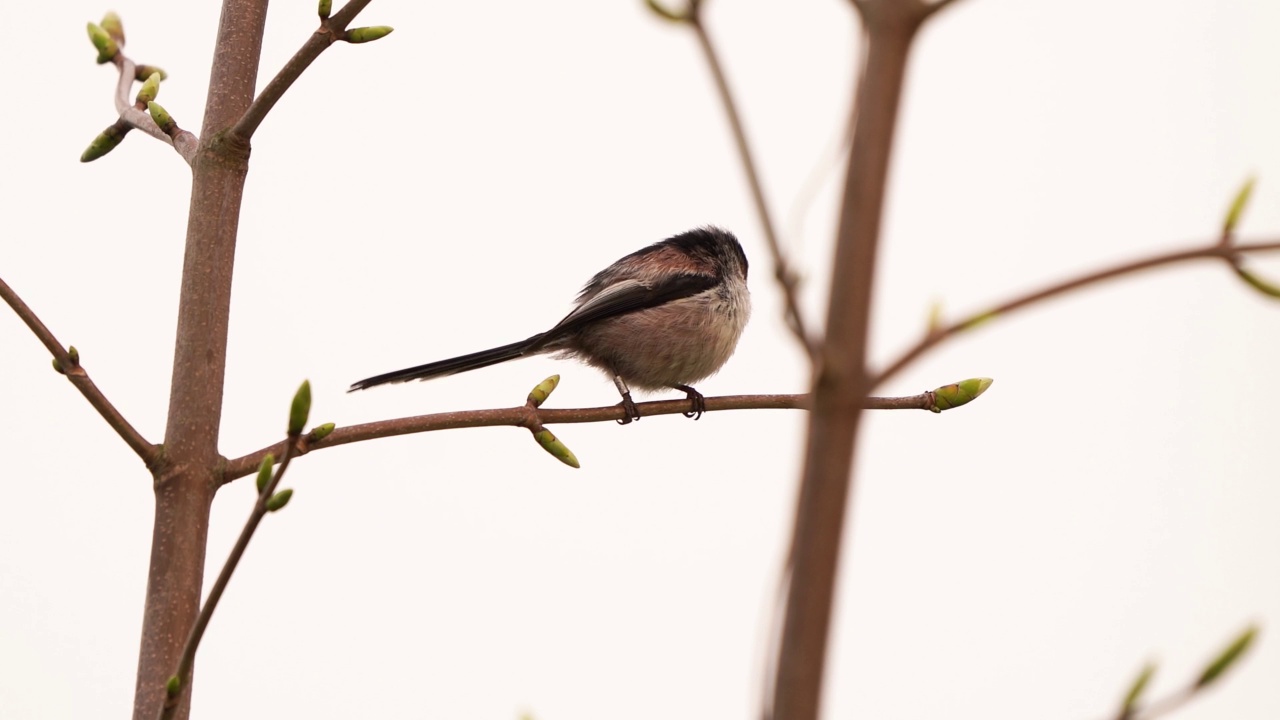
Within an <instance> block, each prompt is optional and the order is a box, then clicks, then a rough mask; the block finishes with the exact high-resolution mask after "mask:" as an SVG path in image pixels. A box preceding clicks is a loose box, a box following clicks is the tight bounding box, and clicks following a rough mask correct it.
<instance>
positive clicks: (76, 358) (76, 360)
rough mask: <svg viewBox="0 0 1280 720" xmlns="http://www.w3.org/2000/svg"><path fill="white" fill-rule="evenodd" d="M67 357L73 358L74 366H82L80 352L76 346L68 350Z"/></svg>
mask: <svg viewBox="0 0 1280 720" xmlns="http://www.w3.org/2000/svg"><path fill="white" fill-rule="evenodd" d="M67 357H69V358H71V364H72V365H79V364H80V351H79V350H77V349H76V346H75V345H72V346H70V347H68V348H67Z"/></svg>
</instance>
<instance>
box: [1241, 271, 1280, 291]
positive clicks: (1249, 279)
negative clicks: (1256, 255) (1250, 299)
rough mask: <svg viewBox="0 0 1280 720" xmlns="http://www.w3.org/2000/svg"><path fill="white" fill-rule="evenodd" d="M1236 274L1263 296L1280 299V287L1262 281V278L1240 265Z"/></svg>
mask: <svg viewBox="0 0 1280 720" xmlns="http://www.w3.org/2000/svg"><path fill="white" fill-rule="evenodd" d="M1236 274H1237V275H1239V276H1240V279H1241V280H1244V281H1245V282H1246V283H1248V284H1249V287H1251V288H1253V289H1254V290H1257V291H1258V292H1260V293H1262V294H1263V295H1266V296H1267V297H1273V298H1280V287H1277V286H1276V285H1274V284H1272V283H1270V282H1268V281H1266V280H1264V279H1262V277H1261V276H1259V275H1255V274H1253V273H1252V272H1250V271H1248V270H1245V269H1244V268H1242V267H1240V266H1239V265H1237V266H1236Z"/></svg>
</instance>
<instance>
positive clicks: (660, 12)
mask: <svg viewBox="0 0 1280 720" xmlns="http://www.w3.org/2000/svg"><path fill="white" fill-rule="evenodd" d="M644 4H645V5H648V6H649V9H650V10H652V11H653V13H654V14H655V15H657V16H658V17H660V18H662V19H663V20H669V21H670V22H677V23H678V22H686V21H688V20H689V16H688V15H687V14H685V13H678V12H675V11H674V10H668V9H667V8H665V7H663V6H662V4H661V3H659V2H658V1H657V0H644Z"/></svg>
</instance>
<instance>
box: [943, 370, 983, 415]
mask: <svg viewBox="0 0 1280 720" xmlns="http://www.w3.org/2000/svg"><path fill="white" fill-rule="evenodd" d="M993 382H995V381H994V380H992V379H991V378H969V379H968V380H961V381H960V382H958V383H952V384H950V385H943V386H942V387H940V388H936V389H934V391H933V395H934V400H933V408H932V410H933V411H934V412H942V411H943V410H950V409H952V408H958V407H960V406H961V405H966V404H968V403H971V402H973V401H974V400H976V399H977V398H978V396H979V395H981V394H982V393H984V392H986V391H987V388H989V387H991V383H993Z"/></svg>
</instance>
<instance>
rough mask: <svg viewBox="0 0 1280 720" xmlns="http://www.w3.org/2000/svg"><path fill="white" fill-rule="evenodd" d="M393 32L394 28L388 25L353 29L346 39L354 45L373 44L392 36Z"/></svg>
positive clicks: (348, 32) (349, 31)
mask: <svg viewBox="0 0 1280 720" xmlns="http://www.w3.org/2000/svg"><path fill="white" fill-rule="evenodd" d="M392 30H394V28H390V27H387V26H386V25H374V26H373V27H358V28H351V29H350V30H348V31H347V34H346V37H345V38H344V39H345V40H346V41H347V42H349V43H352V44H353V45H355V44H359V43H367V42H373V41H374V40H380V39H382V38H384V37H386V36H388V35H390V34H391V31H392Z"/></svg>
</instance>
